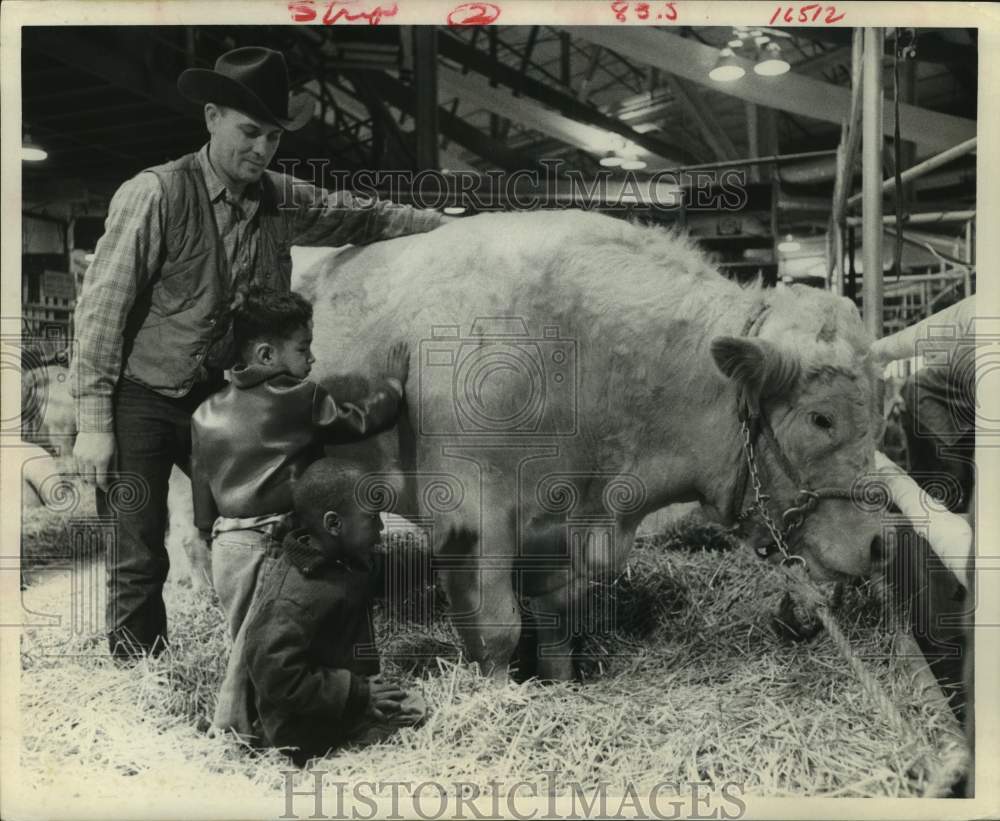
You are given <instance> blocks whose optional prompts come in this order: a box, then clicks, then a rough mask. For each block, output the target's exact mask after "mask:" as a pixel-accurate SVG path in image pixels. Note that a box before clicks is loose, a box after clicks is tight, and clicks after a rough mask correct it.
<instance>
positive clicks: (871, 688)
mask: <svg viewBox="0 0 1000 821" xmlns="http://www.w3.org/2000/svg"><path fill="white" fill-rule="evenodd" d="M780 567H781V570H782V573H783V574H784V576H785V578H786V579H787V580H788V582H789V585H790V586H791V588H792V589H793V591H794V592H795V593H796V594H797V595H798V596H799V600H800V601H801V602H802V603H803V604H805V605H806V606H808V607H810V608H811V609H812V610H813V611H814V612H815V614H816V617H817V618H818V619H819V622H820V624H822V625H823V628H824V629H825V630H826V632H827V634H828V635H829V636H830V640H831V641H832V642H833V645H834V647H836V648H837V651H838V652H839V653H840V655H841V656H842V657H843V659H844V660H845V661H846V662H847V664H848V666H849V667H850V668H851V671H852V672H853V673H854V675H855V676H856V677H857V678H858V680H859V681H860V682H861V686H862V688H863V689H864V691H865V693H866V695H867V696H868V698H869V699H870V700H871V702H872V703H873V704H874V705H876V706H877V707H878V709H879V711H880V712H881V713H882V717H883V718H884V719H885V721H886V723H887V724H888V725H889V726H890V727H891V728H892V730H893V731H894V732H895V733H896V735H898V736H899V737H900V739H902V740H903V742H904V743H906V744H912V743H914V742H916V741H918V740H919V739H918V738H917V736H916V734H915V733H914V732H913V731H912V730H911V727H910V725H909V724H908V723H907V721H906V719H905V718H903V714H902V713H901V712H900V711H899V707H898V706H897V705H896V703H895V702H894V701H893V700H892V699H891V698H889V696H888V695H887V694H886V691H885V688H884V687H882V684H881V683H880V682H879V680H878V679H877V678H876V677H875V675H874V674H873V673H872V672H871V671H870V670H869V669H868V668H867V667H866V666H865V664H864V663H863V662H862V661H861V659H860V658H859V657H858V655H857V654H856V653H855V652H854V651H853V648H852V647H851V642H850V640H849V639H848V638H847V636H846V635H845V634H844V631H843V630H841V629H840V625H839V624H838V623H837V620H836V619H835V618H834V616H833V614H832V613H830V610H829V607H828V606H827V602H826V596H825V595H824V594H823V592H822V591H821V590H820V589H819V588H818V587H817V586H816V584H815V583H814V582H813V581H812V579H810V578H809V576H808V575H807V573H806V570H805V568H804V566H803V565H802V563H800V562H795V563H789V564H785V563H782V564H781V565H780ZM896 642H897V647H900V646H901V647H903V648H904V649H905V651H906V652H905V656H906V657H907V658H910V659H914V660H915V662H914V668H915V669H914V678H915V679H916V680H918V681H920V682H921V683H922V684H923V685H925V686H926V687H930V688H932V691H936V692H937V693H938V695H939V697H940V701H941V704H939V705H938V706H939V709H940V710H941V712H942V715H944V716H945V722H946V725H948V726H945V727H944V728H942V735H944V740H943V741H942V744H941V746H942V748H943V752H942V753H941V754H940V755H938V756H935V755H934V753H933V751H924V752H923V753H921V755H920V759H919V760H920V761H921V762H922V763H923V764H924V766H925V768H926V770H927V772H928V773H929V776H928V779H927V785H926V786H925V788H924V797H926V798H939V797H944V796H947V795H949V794H950V793H951V787H952V785H953V784H954V783H955V782H956V781H957V780H958V779H959V778H960V777H961V776H962V775H963V774H964V773H967V772H968V771H969V769H970V765H971V762H970V756H969V750H968V745H967V744H966V742H965V739H964V737H963V736H962V734H961V733H960V732H958V731H956V730H955V729H954V728H953V727H952V726H950V725H951V724H955V723H956V722H955V719H954V716H953V714H952V712H951V707H950V706H949V705H948V703H947V701H946V700H945V698H944V695H943V694H942V693H941V688H940V686H939V685H938V682H937V679H935V678H934V676H933V674H932V673H931V672H930V670H929V668H928V667H927V664H926V661H925V659H924V655H923V653H922V652H921V650H920V648H919V647H918V646H917V645H916V642H914V641H913V638H912V636H910V635H909V633H902V634H900V635H899V636H897V639H896ZM897 655H899V654H898V653H897ZM928 678H929V679H930V681H928Z"/></svg>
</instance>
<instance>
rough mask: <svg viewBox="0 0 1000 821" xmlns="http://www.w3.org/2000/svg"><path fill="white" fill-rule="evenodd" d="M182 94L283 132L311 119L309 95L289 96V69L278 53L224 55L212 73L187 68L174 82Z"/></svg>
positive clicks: (247, 50) (254, 50)
mask: <svg viewBox="0 0 1000 821" xmlns="http://www.w3.org/2000/svg"><path fill="white" fill-rule="evenodd" d="M177 88H178V89H179V90H180V92H181V94H183V95H184V96H185V97H187V98H188V99H189V100H194V101H195V102H196V103H215V104H216V105H221V106H227V107H230V108H235V109H237V110H239V111H242V112H244V113H245V114H249V115H250V116H252V117H256V118H257V119H260V120H266V121H267V122H272V123H275V124H276V125H279V126H281V127H282V128H283V129H284V130H285V131H297V130H298V129H300V128H302V126H304V125H305V124H306V123H307V122H309V120H310V118H311V117H312V115H313V111H314V109H315V103H314V101H313V99H312V97H310V96H309V95H308V94H298V95H294V96H289V93H288V67H287V66H286V65H285V56H284V55H283V54H282V53H281V52H280V51H274V50H273V49H269V48H261V47H259V46H246V47H244V48H236V49H233V50H232V51H227V52H226V53H225V54H223V55H222V56H221V57H220V58H219V59H218V60H216V61H215V69H214V70H210V69H207V68H189V69H186V70H185V71H183V72H181V76H180V77H178V78H177Z"/></svg>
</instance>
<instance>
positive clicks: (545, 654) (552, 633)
mask: <svg viewBox="0 0 1000 821" xmlns="http://www.w3.org/2000/svg"><path fill="white" fill-rule="evenodd" d="M637 524H638V521H632V522H629V523H625V524H623V523H621V522H619V523H618V524H617V525H611V524H609V525H607V526H605V525H597V526H594V527H591V528H588V529H580V530H577V531H576V532H575V533H572V534H568V535H569V542H568V545H567V547H568V549H567V550H566V551H565V552H564V553H563V556H565V557H567V559H568V561H566V562H564V563H563V565H562V566H561V567H560V566H559V565H557V564H556V563H553V567H552V570H551V572H550V573H549V576H548V580H547V583H546V584H543V585H539V588H538V589H537V590H535V591H534V592H533V594H532V595H531V597H530V602H529V604H528V608H529V610H530V612H531V614H532V619H533V622H534V628H535V631H536V633H537V636H538V658H537V662H536V665H535V669H536V674H537V676H538V678H540V679H543V680H554V681H566V680H568V679H571V678H574V676H575V675H576V667H575V664H574V660H573V654H574V651H575V649H576V647H577V645H578V644H579V641H580V639H581V638H582V637H583V635H584V634H585V633H586V632H588V631H590V630H593V629H594V628H595V627H600V628H601V629H605V630H607V629H611V628H612V627H613V625H612V624H610V623H605V621H604V620H603V619H601V618H599V617H598V616H599V614H598V613H597V612H596V610H595V608H596V607H600V606H602V601H601V598H600V597H601V595H604V593H603V592H602V591H605V590H606V589H607V587H608V586H610V585H611V584H612V583H613V582H614V580H615V578H616V577H617V575H618V573H619V571H620V569H621V568H622V567H623V566H624V564H625V560H626V558H627V557H628V554H629V552H630V550H631V549H632V542H633V540H634V538H635V529H636V526H637Z"/></svg>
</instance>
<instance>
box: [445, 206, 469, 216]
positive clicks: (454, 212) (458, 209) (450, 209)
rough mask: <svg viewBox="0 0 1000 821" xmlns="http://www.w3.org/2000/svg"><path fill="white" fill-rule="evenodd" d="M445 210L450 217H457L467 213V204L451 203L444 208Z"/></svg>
mask: <svg viewBox="0 0 1000 821" xmlns="http://www.w3.org/2000/svg"><path fill="white" fill-rule="evenodd" d="M444 212H445V213H446V214H447V215H448V216H449V217H457V216H458V215H459V214H464V213H465V206H464V205H449V206H447V207H446V208H445V209H444Z"/></svg>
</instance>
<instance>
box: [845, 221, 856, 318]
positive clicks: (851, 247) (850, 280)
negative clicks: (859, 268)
mask: <svg viewBox="0 0 1000 821" xmlns="http://www.w3.org/2000/svg"><path fill="white" fill-rule="evenodd" d="M855 239H856V236H855V231H854V226H853V225H850V226H848V228H847V264H848V268H847V296H848V297H850V299H851V301H852V302H855V301H857V298H858V275H857V272H856V271H855V268H854V251H855V249H856V246H857V243H856V242H855Z"/></svg>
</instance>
